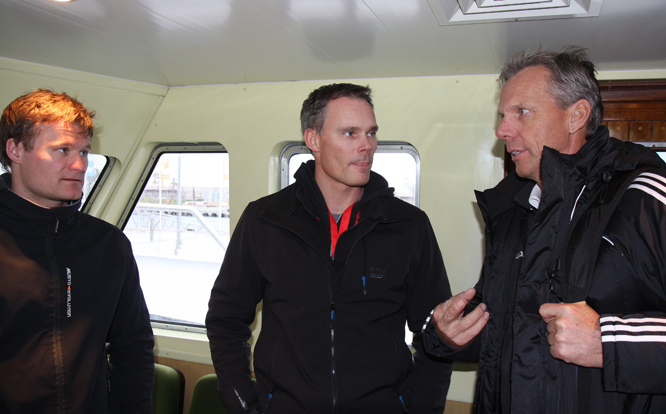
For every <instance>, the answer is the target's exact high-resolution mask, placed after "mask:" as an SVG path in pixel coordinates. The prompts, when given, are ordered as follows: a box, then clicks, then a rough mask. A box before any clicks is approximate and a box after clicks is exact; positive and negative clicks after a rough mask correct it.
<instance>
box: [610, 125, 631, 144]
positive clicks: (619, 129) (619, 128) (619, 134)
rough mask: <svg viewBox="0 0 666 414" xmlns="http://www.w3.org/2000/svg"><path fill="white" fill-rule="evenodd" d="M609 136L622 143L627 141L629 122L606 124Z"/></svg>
mask: <svg viewBox="0 0 666 414" xmlns="http://www.w3.org/2000/svg"><path fill="white" fill-rule="evenodd" d="M606 125H607V126H608V130H609V131H610V136H611V137H613V138H617V139H619V140H622V141H628V140H629V122H627V121H610V122H606Z"/></svg>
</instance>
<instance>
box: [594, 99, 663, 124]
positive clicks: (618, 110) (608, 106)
mask: <svg viewBox="0 0 666 414" xmlns="http://www.w3.org/2000/svg"><path fill="white" fill-rule="evenodd" d="M604 120H606V121H619V120H631V121H633V120H636V121H666V102H609V103H606V102H604Z"/></svg>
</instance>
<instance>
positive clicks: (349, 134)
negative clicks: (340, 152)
mask: <svg viewBox="0 0 666 414" xmlns="http://www.w3.org/2000/svg"><path fill="white" fill-rule="evenodd" d="M352 135H354V133H353V132H351V131H347V132H345V136H346V137H351V136H352Z"/></svg>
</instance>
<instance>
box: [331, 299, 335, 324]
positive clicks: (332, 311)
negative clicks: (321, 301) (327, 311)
mask: <svg viewBox="0 0 666 414" xmlns="http://www.w3.org/2000/svg"><path fill="white" fill-rule="evenodd" d="M334 315H335V302H334V301H332V300H331V320H333V316H334Z"/></svg>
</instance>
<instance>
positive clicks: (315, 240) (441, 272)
mask: <svg viewBox="0 0 666 414" xmlns="http://www.w3.org/2000/svg"><path fill="white" fill-rule="evenodd" d="M296 179H297V182H296V183H295V184H293V185H291V186H289V187H287V188H286V189H284V190H282V191H280V192H278V193H276V194H273V195H270V196H267V197H264V198H262V199H260V200H258V201H256V202H253V203H251V204H250V205H248V207H247V208H246V210H245V212H244V213H243V216H242V217H241V219H240V221H239V223H238V226H237V227H236V229H235V231H234V233H233V236H232V238H231V241H230V243H229V248H228V250H227V252H226V256H225V259H224V263H223V264H222V268H221V271H220V275H219V277H218V279H217V281H216V282H215V285H214V287H213V290H212V294H211V299H210V309H209V311H208V315H207V318H206V327H207V329H208V337H209V339H210V347H211V353H212V357H213V362H214V365H215V370H216V372H217V375H218V378H219V388H220V391H221V395H222V398H223V399H224V401H225V403H226V405H227V408H228V409H229V411H230V412H231V413H245V412H249V411H251V410H253V409H256V407H257V406H258V408H259V409H260V410H261V411H262V412H264V413H289V414H300V413H316V414H326V413H359V414H360V413H363V414H372V413H377V414H380V413H381V414H392V413H396V414H397V413H404V412H407V410H408V412H409V413H412V414H414V413H416V414H418V413H437V414H441V413H442V411H443V409H444V404H445V398H446V392H447V390H448V384H449V379H450V372H451V366H450V363H449V362H448V361H445V360H436V359H434V358H433V357H427V356H426V355H425V354H424V353H423V349H422V341H421V336H420V330H421V328H422V325H423V322H424V320H425V318H426V317H427V316H428V314H429V312H430V310H431V309H432V308H433V307H434V306H435V305H436V304H437V303H439V302H441V301H442V300H443V299H447V298H448V297H450V296H451V292H450V288H449V283H448V279H447V277H446V271H445V269H444V263H443V261H442V257H441V253H440V251H439V248H438V246H437V242H436V240H435V235H434V233H433V230H432V228H431V226H430V223H429V220H428V218H427V216H426V215H425V213H423V212H422V211H421V210H419V209H418V208H416V207H414V206H411V205H409V204H408V203H405V202H403V201H401V200H399V199H397V198H394V197H393V189H392V188H388V186H387V183H386V180H384V179H383V178H382V177H381V176H379V175H377V174H375V173H372V175H371V178H370V182H369V183H368V184H367V185H366V186H365V188H364V194H363V196H362V198H361V200H360V201H358V202H357V203H356V205H355V206H354V208H353V211H352V214H351V216H352V219H353V220H352V223H351V224H350V228H349V229H348V230H347V231H346V232H344V233H342V235H340V238H339V240H338V243H337V247H336V250H335V260H333V259H331V256H330V248H331V235H330V234H331V233H330V229H329V217H328V210H327V208H326V204H325V202H324V198H323V196H322V195H321V192H320V191H319V188H318V187H317V185H316V183H315V180H314V162H313V161H311V162H309V163H308V164H304V165H302V166H301V168H300V169H299V170H298V171H297V173H296ZM357 212H360V214H358V223H357V224H356V225H354V221H355V217H357ZM262 300H263V305H262V306H263V307H262V309H263V318H262V323H261V333H260V336H259V339H258V341H257V344H256V347H255V351H254V369H255V373H256V377H257V385H258V391H257V386H255V385H254V384H253V382H251V381H250V346H249V345H248V343H247V341H248V339H249V338H250V333H251V330H250V328H249V325H250V324H251V323H252V321H253V320H254V317H255V311H256V306H257V304H258V303H259V302H260V301H262ZM405 321H407V322H408V324H409V328H410V330H411V331H413V332H416V334H415V338H414V347H415V348H416V350H417V352H416V354H415V355H414V357H413V359H412V353H411V352H410V350H409V348H408V346H407V345H406V344H405Z"/></svg>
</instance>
